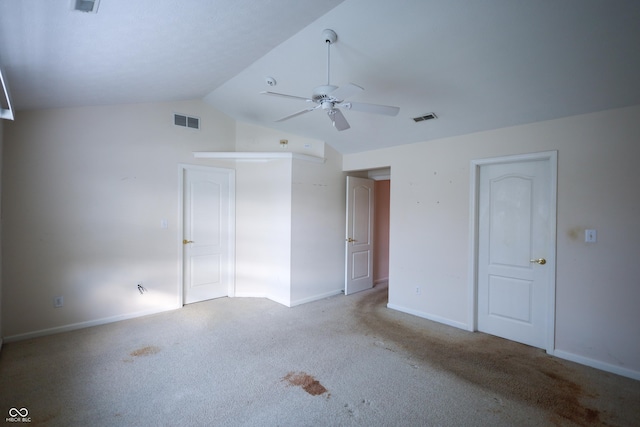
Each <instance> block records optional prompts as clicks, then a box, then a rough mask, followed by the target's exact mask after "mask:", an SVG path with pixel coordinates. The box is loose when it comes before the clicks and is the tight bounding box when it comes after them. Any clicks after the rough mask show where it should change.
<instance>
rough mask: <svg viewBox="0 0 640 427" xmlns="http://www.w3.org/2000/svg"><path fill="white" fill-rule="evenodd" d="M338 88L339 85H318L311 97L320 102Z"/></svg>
mask: <svg viewBox="0 0 640 427" xmlns="http://www.w3.org/2000/svg"><path fill="white" fill-rule="evenodd" d="M336 89H338V86H333V85H323V86H318V87H317V88H315V89H314V90H313V95H312V96H311V99H312V100H313V101H315V102H319V101H321V100H323V99H326V98H329V94H330V93H331V92H333V91H334V90H336Z"/></svg>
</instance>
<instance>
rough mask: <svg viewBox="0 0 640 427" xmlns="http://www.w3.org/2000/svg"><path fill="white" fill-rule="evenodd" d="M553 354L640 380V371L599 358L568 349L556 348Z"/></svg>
mask: <svg viewBox="0 0 640 427" xmlns="http://www.w3.org/2000/svg"><path fill="white" fill-rule="evenodd" d="M553 355H554V356H556V357H559V358H560V359H565V360H569V361H571V362H576V363H579V364H581V365H586V366H590V367H592V368H596V369H600V370H601V371H606V372H611V373H612V374H616V375H620V376H623V377H627V378H631V379H633V380H640V372H638V371H634V370H632V369H628V368H624V367H622V366H617V365H612V364H611V363H606V362H601V361H599V360H595V359H590V358H588V357H584V356H580V355H578V354H574V353H569V352H568V351H562V350H554V351H553Z"/></svg>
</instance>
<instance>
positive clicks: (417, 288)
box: [416, 286, 420, 295]
mask: <svg viewBox="0 0 640 427" xmlns="http://www.w3.org/2000/svg"><path fill="white" fill-rule="evenodd" d="M416 295H420V286H416Z"/></svg>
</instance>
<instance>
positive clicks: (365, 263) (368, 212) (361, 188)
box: [344, 176, 374, 295]
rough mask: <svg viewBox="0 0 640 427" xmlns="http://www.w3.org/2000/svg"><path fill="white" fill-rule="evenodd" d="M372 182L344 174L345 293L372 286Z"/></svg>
mask: <svg viewBox="0 0 640 427" xmlns="http://www.w3.org/2000/svg"><path fill="white" fill-rule="evenodd" d="M373 202H374V181H373V180H372V179H366V178H356V177H352V176H348V177H347V230H346V234H347V235H346V250H345V253H346V260H345V265H346V269H345V289H344V293H345V295H349V294H352V293H355V292H360V291H364V290H365V289H370V288H372V287H373V213H374V204H373Z"/></svg>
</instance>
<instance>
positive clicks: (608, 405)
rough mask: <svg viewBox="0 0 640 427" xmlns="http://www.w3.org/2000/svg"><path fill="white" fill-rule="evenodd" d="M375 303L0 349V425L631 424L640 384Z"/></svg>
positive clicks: (214, 303) (365, 300)
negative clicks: (12, 414)
mask: <svg viewBox="0 0 640 427" xmlns="http://www.w3.org/2000/svg"><path fill="white" fill-rule="evenodd" d="M386 301H387V288H386V287H385V286H378V287H376V288H374V289H372V290H369V291H365V292H361V293H359V294H355V295H351V296H348V297H345V296H336V297H332V298H328V299H325V300H322V301H317V302H314V303H309V304H305V305H302V306H298V307H294V308H286V307H283V306H281V305H279V304H276V303H274V302H271V301H269V300H265V299H251V298H247V299H245V298H235V299H229V298H222V299H217V300H211V301H206V302H203V303H198V304H192V305H188V306H185V307H183V308H182V309H180V310H176V311H172V312H167V313H162V314H158V315H153V316H148V317H144V318H139V319H133V320H127V321H123V322H118V323H113V324H109V325H104V326H99V327H93V328H87V329H83V330H78V331H73V332H69V333H64V334H58V335H52V336H47V337H42V338H37V339H32V340H26V341H21V342H14V343H9V344H5V346H4V347H3V350H2V352H1V353H0V403H1V404H0V411H2V413H3V415H2V417H1V418H0V420H2V421H5V417H8V415H7V414H8V411H9V410H10V408H27V409H28V411H29V417H30V418H31V423H30V425H46V426H89V425H91V426H200V425H201V426H350V425H362V426H476V425H477V426H485V425H491V426H501V425H502V426H540V425H567V426H571V425H610V426H611V425H618V426H633V425H640V382H638V381H634V380H631V379H628V378H623V377H619V376H616V375H613V374H609V373H605V372H601V371H597V370H595V369H591V368H588V367H585V366H581V365H576V364H573V363H570V362H567V361H563V360H560V359H557V358H553V357H550V356H548V355H546V354H545V353H544V352H542V351H540V350H537V349H533V348H531V347H527V346H524V345H520V344H517V343H513V342H509V341H506V340H502V339H500V338H496V337H492V336H488V335H485V334H481V333H469V332H466V331H461V330H458V329H455V328H451V327H448V326H445V325H441V324H437V323H433V322H430V321H427V320H424V319H420V318H417V317H413V316H409V315H406V314H403V313H399V312H396V311H393V310H389V309H387V308H386V306H385V304H386ZM9 424H11V425H18V424H17V423H7V425H9ZM22 425H24V424H22Z"/></svg>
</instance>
